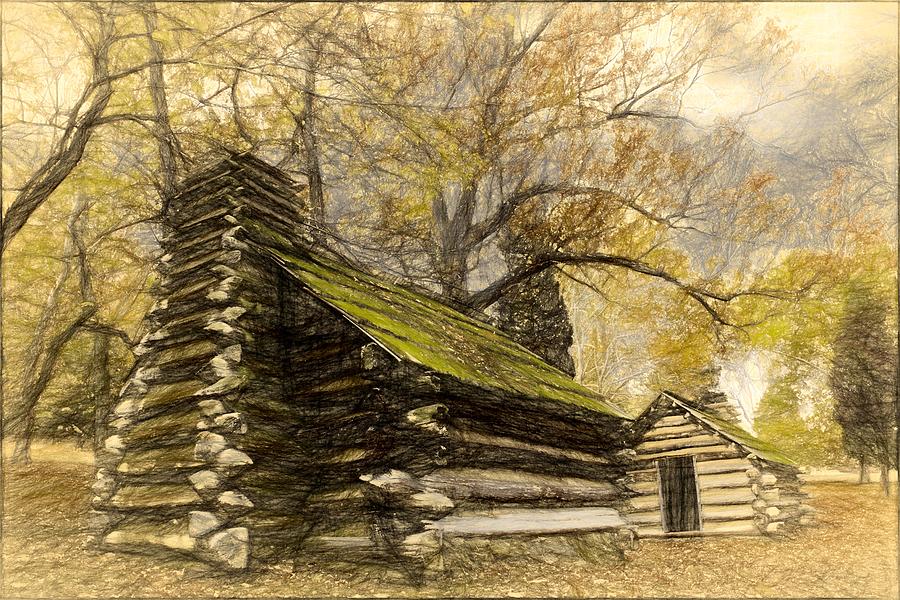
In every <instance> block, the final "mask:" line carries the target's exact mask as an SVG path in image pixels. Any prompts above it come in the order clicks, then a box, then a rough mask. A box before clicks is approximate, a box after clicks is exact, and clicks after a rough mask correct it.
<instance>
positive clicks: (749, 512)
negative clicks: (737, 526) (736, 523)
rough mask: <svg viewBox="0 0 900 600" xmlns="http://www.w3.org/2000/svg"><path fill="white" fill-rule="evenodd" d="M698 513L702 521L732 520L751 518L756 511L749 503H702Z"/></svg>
mask: <svg viewBox="0 0 900 600" xmlns="http://www.w3.org/2000/svg"><path fill="white" fill-rule="evenodd" d="M700 514H701V516H702V520H703V522H704V523H706V522H708V521H709V522H711V521H732V520H735V519H752V518H753V517H754V516H756V511H755V510H754V509H753V506H752V505H750V504H733V505H723V506H717V505H712V504H709V505H703V506H702V507H701V508H700Z"/></svg>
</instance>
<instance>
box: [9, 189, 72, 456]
mask: <svg viewBox="0 0 900 600" xmlns="http://www.w3.org/2000/svg"><path fill="white" fill-rule="evenodd" d="M86 208H87V200H86V199H85V197H84V196H83V195H80V194H79V195H78V196H77V197H76V199H75V204H74V205H73V207H72V212H71V213H70V214H69V221H68V223H66V237H65V241H64V242H63V251H62V265H63V267H62V270H61V271H60V272H59V274H58V275H57V277H56V281H55V282H54V283H53V287H52V288H51V289H50V293H49V294H48V295H47V300H46V301H45V302H44V310H43V311H42V312H41V316H40V319H39V320H38V323H37V325H36V326H35V328H34V332H33V333H32V337H31V343H30V344H29V345H28V349H27V350H26V351H25V366H24V368H23V369H22V374H21V375H20V377H19V381H21V382H22V383H21V385H22V389H21V390H20V406H19V409H18V410H16V414H17V415H19V418H20V419H21V421H22V430H23V431H31V430H32V429H33V428H34V415H33V414H32V413H33V411H34V409H33V407H32V408H29V407H28V405H29V403H30V402H31V400H30V399H29V391H28V386H29V385H30V382H34V381H35V380H37V379H38V373H39V371H40V370H41V369H42V368H43V367H42V365H41V357H42V356H43V355H44V350H45V346H44V341H45V340H46V339H47V337H48V334H49V332H50V327H51V325H52V324H53V321H54V320H55V319H56V316H57V312H58V311H59V302H60V298H61V296H62V291H63V289H64V288H65V286H66V282H67V281H68V279H69V275H70V274H71V272H72V258H73V254H74V252H75V245H76V243H75V237H76V231H77V227H78V222H79V221H80V220H81V217H82V215H83V214H84V211H85V209H86ZM44 360H45V361H46V358H45V359H44ZM13 420H14V421H15V420H17V419H13ZM29 435H30V434H29ZM27 445H30V441H29V442H28V444H27ZM13 459H14V460H17V461H19V462H25V463H28V462H30V460H31V459H30V456H29V455H28V448H27V447H26V448H25V450H24V451H22V452H19V451H17V452H15V453H14V454H13Z"/></svg>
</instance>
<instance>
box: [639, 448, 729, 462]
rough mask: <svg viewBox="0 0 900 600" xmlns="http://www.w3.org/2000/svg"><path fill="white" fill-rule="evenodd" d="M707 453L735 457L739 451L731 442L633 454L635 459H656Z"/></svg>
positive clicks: (715, 455)
mask: <svg viewBox="0 0 900 600" xmlns="http://www.w3.org/2000/svg"><path fill="white" fill-rule="evenodd" d="M701 455H707V456H709V457H711V458H736V457H737V456H739V455H740V453H739V452H738V451H737V450H736V449H735V448H734V446H733V445H732V444H728V445H725V444H721V445H715V446H698V447H692V448H679V449H677V450H669V451H668V452H655V453H653V454H640V453H639V454H638V455H637V456H635V460H636V461H648V460H657V459H660V458H670V457H673V456H701Z"/></svg>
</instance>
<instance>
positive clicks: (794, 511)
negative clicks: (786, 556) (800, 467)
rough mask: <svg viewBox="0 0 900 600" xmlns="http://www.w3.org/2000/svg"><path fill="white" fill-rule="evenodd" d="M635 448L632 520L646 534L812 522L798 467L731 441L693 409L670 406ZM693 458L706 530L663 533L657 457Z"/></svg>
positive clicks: (752, 530)
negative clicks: (771, 458)
mask: <svg viewBox="0 0 900 600" xmlns="http://www.w3.org/2000/svg"><path fill="white" fill-rule="evenodd" d="M651 419H653V424H652V425H651V426H650V427H649V428H647V429H646V430H645V431H644V432H643V435H642V436H641V438H640V440H639V443H638V444H637V445H636V446H635V455H634V457H633V458H634V462H633V466H632V467H631V468H629V470H628V474H627V478H626V481H627V487H628V488H629V489H630V490H631V491H633V492H634V493H635V494H636V495H635V496H633V497H632V498H631V499H630V500H629V502H628V508H627V509H626V510H627V512H628V520H629V521H630V522H631V523H632V524H633V525H635V526H636V532H637V535H638V536H639V537H684V536H708V535H761V534H773V533H783V532H786V531H788V530H790V529H791V528H793V527H796V526H798V525H800V524H801V522H802V524H805V523H806V522H808V521H809V518H810V515H811V513H812V511H811V509H810V508H809V507H807V506H806V505H805V504H803V500H804V499H805V498H806V497H807V495H806V494H805V493H803V492H802V490H801V489H800V481H799V479H798V477H797V469H796V468H794V467H791V466H788V465H781V464H779V463H775V462H771V461H766V460H763V459H761V458H760V457H758V456H756V455H755V454H753V453H752V452H751V451H748V450H747V449H746V448H744V447H742V446H740V445H738V444H736V443H734V442H732V441H730V440H729V439H728V438H726V437H724V436H723V435H721V434H720V433H719V432H717V431H715V430H714V429H712V428H711V427H709V426H708V425H706V424H705V423H703V422H701V421H699V420H698V419H696V418H694V417H693V416H692V415H691V414H690V413H689V412H688V411H686V410H684V409H681V408H680V407H678V406H675V405H670V406H668V407H667V408H663V410H660V411H658V412H657V413H656V414H654V415H653V416H652V417H651ZM676 456H690V457H692V458H693V460H694V469H695V474H696V481H697V489H698V497H699V504H700V530H699V531H693V532H666V531H664V530H663V523H662V512H661V503H662V498H661V494H660V490H659V475H658V470H657V462H658V461H659V460H662V459H665V458H669V457H676Z"/></svg>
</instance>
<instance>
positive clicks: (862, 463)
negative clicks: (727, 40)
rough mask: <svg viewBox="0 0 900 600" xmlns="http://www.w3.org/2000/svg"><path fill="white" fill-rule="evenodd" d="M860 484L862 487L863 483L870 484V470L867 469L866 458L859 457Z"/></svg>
mask: <svg viewBox="0 0 900 600" xmlns="http://www.w3.org/2000/svg"><path fill="white" fill-rule="evenodd" d="M859 483H860V485H862V484H863V483H869V470H868V468H867V467H866V457H865V456H860V457H859Z"/></svg>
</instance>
